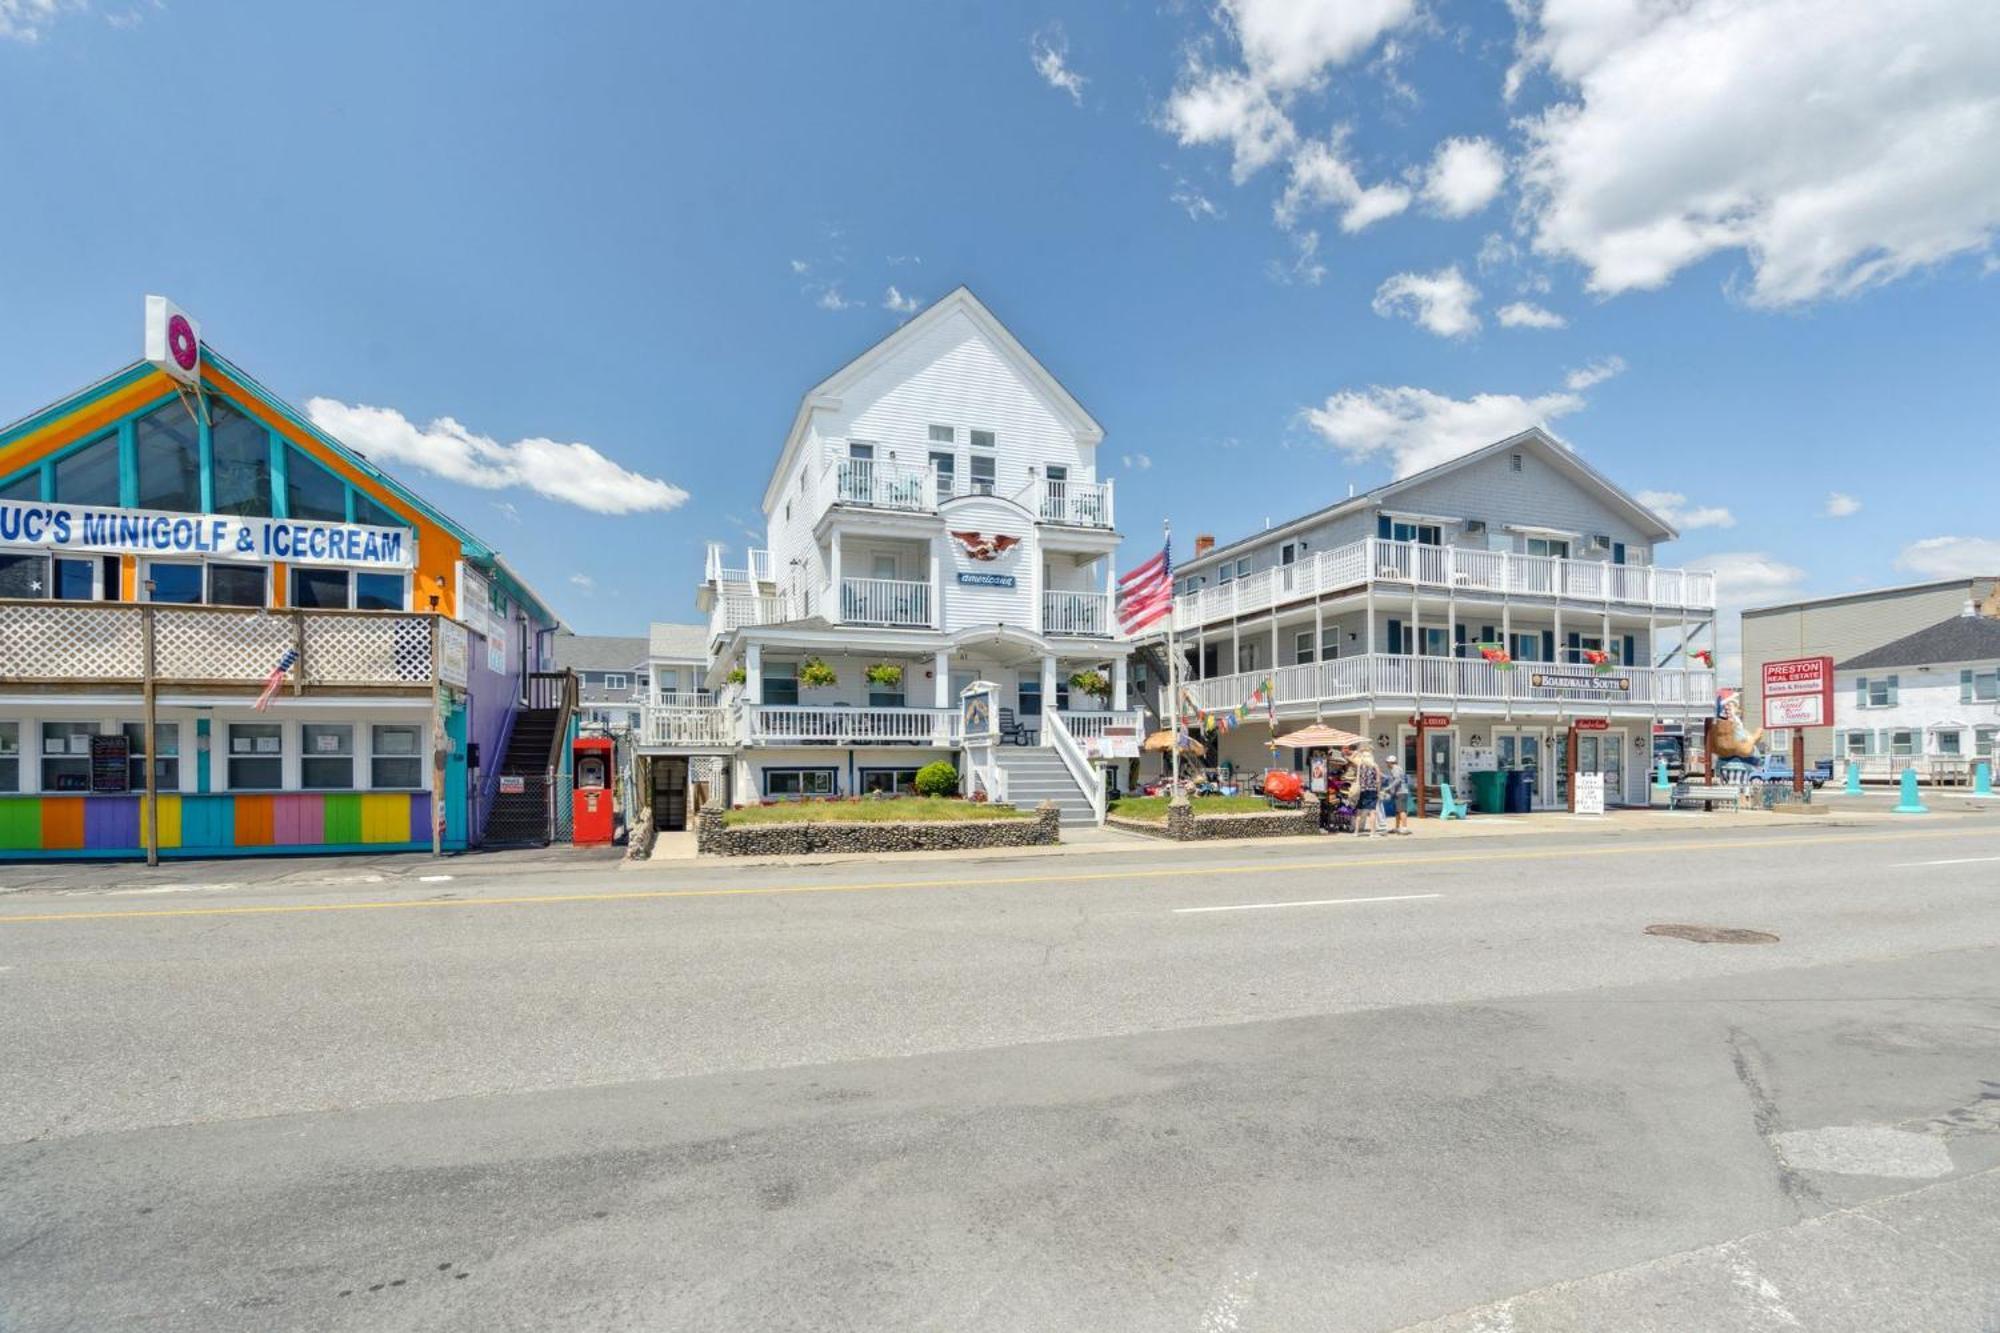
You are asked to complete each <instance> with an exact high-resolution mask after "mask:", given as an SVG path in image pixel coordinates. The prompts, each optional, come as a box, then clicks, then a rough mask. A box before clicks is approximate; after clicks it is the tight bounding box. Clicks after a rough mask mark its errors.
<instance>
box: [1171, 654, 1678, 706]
mask: <svg viewBox="0 0 2000 1333" xmlns="http://www.w3.org/2000/svg"><path fill="white" fill-rule="evenodd" d="M1267 679H1268V680H1270V681H1271V683H1272V686H1273V688H1275V689H1276V691H1277V696H1278V706H1279V708H1281V709H1282V708H1285V707H1287V706H1289V705H1293V704H1314V705H1318V704H1338V703H1358V704H1367V703H1368V702H1369V701H1371V700H1376V699H1384V698H1386V699H1390V700H1394V701H1396V703H1397V704H1398V705H1400V704H1402V703H1405V702H1408V701H1412V700H1419V699H1421V700H1425V701H1435V702H1437V703H1440V704H1447V703H1452V702H1466V703H1474V704H1508V703H1516V704H1525V703H1569V704H1595V705H1601V706H1608V707H1620V706H1623V705H1628V704H1635V705H1646V706H1651V705H1660V704H1666V705H1673V706H1676V707H1679V706H1695V707H1702V706H1707V705H1709V704H1712V703H1713V702H1714V699H1715V673H1714V672H1713V671H1709V670H1705V669H1695V668H1688V669H1685V670H1683V669H1681V668H1678V667H1657V668H1655V667H1617V668H1614V669H1613V670H1611V671H1608V672H1599V671H1598V670H1597V669H1596V668H1594V667H1591V666H1587V665H1571V664H1569V663H1558V662H1516V663H1515V664H1514V665H1513V666H1512V667H1511V668H1509V669H1505V670H1503V669H1501V668H1500V667H1497V666H1495V665H1494V664H1493V663H1491V662H1488V661H1485V660H1484V659H1474V658H1463V657H1407V656H1401V655H1397V654H1392V653H1373V654H1369V653H1363V654H1360V655H1358V656H1355V657H1342V658H1338V659H1336V660H1334V661H1331V662H1314V663H1306V664H1302V665H1299V666H1288V667H1279V668H1277V669H1276V670H1275V671H1245V672H1239V673H1237V674H1235V675H1230V676H1217V677H1214V678H1212V679H1209V680H1201V681H1190V682H1188V689H1189V690H1190V692H1191V693H1192V694H1193V696H1194V699H1195V701H1196V702H1197V703H1199V704H1200V705H1201V706H1202V707H1204V708H1212V709H1223V708H1234V707H1235V706H1236V705H1237V704H1240V703H1242V702H1244V701H1245V700H1246V699H1248V698H1249V697H1250V694H1251V692H1252V691H1254V690H1255V689H1256V688H1257V687H1258V686H1259V685H1260V684H1261V683H1262V682H1263V681H1265V680H1267Z"/></svg>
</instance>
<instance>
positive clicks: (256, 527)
mask: <svg viewBox="0 0 2000 1333" xmlns="http://www.w3.org/2000/svg"><path fill="white" fill-rule="evenodd" d="M416 545H417V541H416V534H415V533H412V532H410V531H408V530H407V529H404V528H382V527H375V526H373V525H372V524H366V523H323V522H314V521H311V520H306V519H294V518H240V517H237V516H235V515H231V514H168V513H161V512H158V511H155V510H149V509H108V508H100V507H97V506H94V505H64V504H43V503H37V502H35V501H32V500H0V546H4V547H24V546H26V547H33V548H35V549H37V550H47V551H52V552H55V553H58V554H60V553H62V552H65V551H75V552H78V553H85V554H98V555H141V556H195V557H205V558H207V559H211V560H285V561H289V562H290V563H292V564H295V565H349V566H358V567H363V568H369V569H410V568H413V567H414V566H415V565H416V554H417V553H416Z"/></svg>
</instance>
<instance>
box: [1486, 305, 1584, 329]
mask: <svg viewBox="0 0 2000 1333" xmlns="http://www.w3.org/2000/svg"><path fill="white" fill-rule="evenodd" d="M1493 317H1494V318H1495V319H1497V320H1499V321H1500V326H1501V327H1502V328H1507V329H1560V328H1564V327H1566V326H1567V325H1568V324H1569V321H1568V320H1566V319H1564V318H1563V317H1562V316H1561V315H1558V314H1557V313H1556V312H1555V311H1553V310H1550V309H1549V308H1548V307H1546V306H1539V305H1536V304H1535V303H1534V302H1533V301H1511V302H1509V303H1508V304H1506V305H1503V306H1501V307H1500V308H1499V309H1498V310H1496V311H1494V312H1493Z"/></svg>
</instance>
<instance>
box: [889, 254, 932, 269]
mask: <svg viewBox="0 0 2000 1333" xmlns="http://www.w3.org/2000/svg"><path fill="white" fill-rule="evenodd" d="M888 258H889V267H891V268H896V267H898V266H900V265H903V264H921V263H923V262H924V257H923V256H922V255H890V256H889V257H888Z"/></svg>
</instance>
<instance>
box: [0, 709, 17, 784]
mask: <svg viewBox="0 0 2000 1333" xmlns="http://www.w3.org/2000/svg"><path fill="white" fill-rule="evenodd" d="M19 790H21V724H20V723H19V722H0V791H19Z"/></svg>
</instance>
